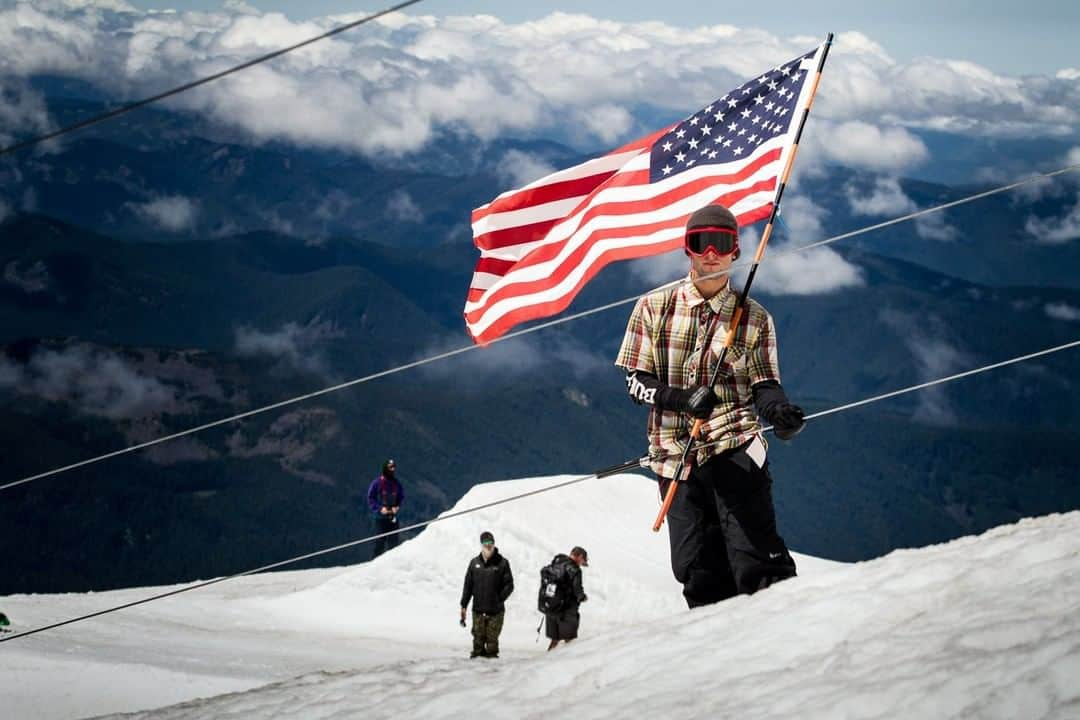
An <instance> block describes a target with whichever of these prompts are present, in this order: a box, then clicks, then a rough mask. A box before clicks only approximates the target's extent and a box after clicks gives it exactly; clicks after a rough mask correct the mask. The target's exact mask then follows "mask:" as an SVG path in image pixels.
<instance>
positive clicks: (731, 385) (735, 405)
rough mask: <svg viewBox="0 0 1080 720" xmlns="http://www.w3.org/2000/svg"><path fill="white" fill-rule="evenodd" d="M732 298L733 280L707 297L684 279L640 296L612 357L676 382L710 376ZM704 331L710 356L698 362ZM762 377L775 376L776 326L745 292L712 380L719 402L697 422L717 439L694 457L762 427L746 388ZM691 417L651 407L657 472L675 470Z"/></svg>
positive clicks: (685, 384) (705, 436)
mask: <svg viewBox="0 0 1080 720" xmlns="http://www.w3.org/2000/svg"><path fill="white" fill-rule="evenodd" d="M735 301H736V295H735V292H734V291H732V290H731V286H730V283H729V284H728V286H726V287H725V288H724V289H723V290H721V291H720V292H719V293H717V294H716V295H714V296H713V297H712V298H710V299H708V300H706V299H705V298H703V297H702V296H701V293H699V292H698V290H697V288H696V287H694V284H693V282H690V281H689V280H687V282H684V283H682V284H681V285H679V286H678V287H676V288H674V289H672V290H662V291H659V292H655V293H653V294H651V295H648V296H646V297H644V298H642V299H641V300H639V301H638V303H637V305H636V306H635V307H634V311H633V313H631V315H630V320H629V322H627V325H626V335H625V336H624V337H623V343H622V347H621V348H620V349H619V355H618V357H617V358H616V360H615V364H616V365H617V366H619V367H621V368H624V369H625V370H626V371H627V372H630V371H634V370H641V371H644V372H649V373H652V374H654V375H656V377H658V378H659V379H660V382H663V383H666V384H667V385H669V386H670V387H674V388H690V387H696V386H698V385H705V384H707V383H708V382H709V375H710V373H711V372H712V369H713V368H714V367H715V366H716V362H717V360H719V357H720V351H721V350H722V348H723V346H724V339H725V337H726V336H727V330H728V325H729V323H730V322H731V316H732V313H734V311H735ZM706 336H708V337H709V348H708V350H709V352H708V358H707V361H706V362H701V357H702V348H703V346H704V344H705V342H706ZM764 380H775V381H777V382H779V381H780V365H779V361H778V359H777V350H776V329H775V327H774V326H773V320H772V316H770V315H769V313H768V311H766V310H765V308H763V307H762V306H761V305H760V304H758V303H757V302H755V301H754V300H753V299H750V300H749V302H747V304H746V307H745V308H743V314H742V318H741V320H740V322H739V329H738V331H737V332H736V334H735V339H734V342H733V343H732V346H731V347H730V348H729V349H728V353H727V356H726V357H725V358H724V364H723V367H722V368H721V370H720V373H719V375H718V376H717V380H716V384H715V385H714V386H713V391H714V392H715V393H716V395H717V397H718V398H719V400H720V402H719V403H718V404H717V406H716V409H715V410H713V413H712V415H711V416H710V417H709V418H708V420H707V421H706V422H705V424H704V426H703V427H702V433H701V442H702V443H703V444H704V443H709V442H714V441H718V444H716V445H713V446H711V447H705V448H702V449H700V450H698V451H697V452H696V456H697V457H696V461H697V463H698V464H699V465H700V464H702V463H704V462H705V461H706V460H708V459H709V458H711V457H713V456H714V455H718V454H719V453H722V452H724V451H725V450H730V449H732V448H735V447H738V446H739V445H742V444H743V443H744V442H746V441H748V440H750V439H752V438H753V436H754V434H755V433H757V432H759V431H760V430H761V425H760V423H759V422H758V417H757V411H756V410H755V409H754V405H753V396H752V393H751V389H750V388H751V387H752V386H753V385H754V384H756V383H759V382H762V381H764ZM692 424H693V418H691V417H690V416H688V415H684V414H683V413H679V412H672V411H667V410H661V409H659V408H657V407H653V408H652V409H651V411H650V412H649V424H648V435H649V455H650V457H652V458H653V460H652V462H651V463H650V465H651V467H652V470H653V472H655V473H656V474H657V475H659V476H660V477H663V478H673V477H674V476H675V469H676V467H677V466H678V464H679V457H681V455H682V452H683V449H684V447H685V444H686V441H687V440H688V439H689V437H690V428H691V426H692ZM665 456H666V457H665Z"/></svg>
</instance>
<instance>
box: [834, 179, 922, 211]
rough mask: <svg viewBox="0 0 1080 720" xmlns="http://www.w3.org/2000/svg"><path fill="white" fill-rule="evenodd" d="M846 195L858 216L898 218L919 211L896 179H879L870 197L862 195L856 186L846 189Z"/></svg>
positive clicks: (849, 186)
mask: <svg viewBox="0 0 1080 720" xmlns="http://www.w3.org/2000/svg"><path fill="white" fill-rule="evenodd" d="M844 195H845V196H846V197H847V201H848V205H850V206H851V211H852V212H853V213H855V214H856V215H872V216H884V217H898V216H900V215H905V214H907V213H910V212H914V211H915V210H917V209H918V208H917V206H916V205H915V201H914V200H912V199H911V198H909V197H908V196H907V194H906V193H904V190H903V188H901V187H900V181H899V180H897V179H896V178H894V177H886V178H877V179H876V180H875V181H874V186H873V188H871V190H870V193H869V194H868V195H862V194H861V193H860V192H859V189H858V188H856V187H855V186H854V185H848V186H847V187H845V188H844Z"/></svg>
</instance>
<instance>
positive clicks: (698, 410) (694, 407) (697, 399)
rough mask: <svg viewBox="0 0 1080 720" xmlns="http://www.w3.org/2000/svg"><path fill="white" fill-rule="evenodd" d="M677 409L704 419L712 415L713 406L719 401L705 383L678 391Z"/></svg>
mask: <svg viewBox="0 0 1080 720" xmlns="http://www.w3.org/2000/svg"><path fill="white" fill-rule="evenodd" d="M678 402H679V409H680V410H682V411H683V412H684V413H687V414H688V415H690V416H691V417H695V418H697V419H698V420H704V419H706V418H708V417H709V416H710V415H712V411H713V408H714V407H716V404H717V403H718V402H720V398H718V397H716V393H714V392H713V389H712V388H711V387H709V386H707V385H698V386H697V387H696V388H690V389H688V390H680V391H679V398H678Z"/></svg>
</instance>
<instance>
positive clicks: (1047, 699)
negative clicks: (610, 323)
mask: <svg viewBox="0 0 1080 720" xmlns="http://www.w3.org/2000/svg"><path fill="white" fill-rule="evenodd" d="M560 479H561V478H537V479H533V480H520V481H511V482H505V483H494V484H491V485H485V486H478V487H476V488H474V489H473V490H472V491H471V492H470V493H469V494H468V495H466V497H465V498H463V499H462V501H461V502H460V503H459V504H458V507H459V508H461V507H469V506H474V505H477V504H480V503H483V502H488V501H490V500H493V499H496V498H499V497H505V496H507V495H511V494H516V493H518V492H522V491H526V490H529V489H532V488H536V487H541V486H544V485H549V484H553V483H555V482H557V481H559V480H560ZM656 504H657V503H656V497H655V485H654V484H653V483H651V482H650V481H648V480H644V479H642V478H639V477H636V476H631V475H626V476H619V477H615V478H608V479H605V480H591V481H588V482H585V483H582V484H580V485H577V486H574V487H572V488H566V489H562V490H558V491H555V492H552V493H547V494H543V495H539V496H534V497H532V498H529V499H527V500H523V501H521V502H518V503H514V504H510V505H506V506H502V507H499V508H493V509H489V510H485V511H481V512H479V513H477V514H476V515H470V516H466V517H463V518H457V519H451V520H448V521H446V522H440V523H437V524H435V525H434V526H432V527H431V528H430V529H429V530H428V531H427V532H425V533H423V534H422V535H420V536H419V537H418V538H416V539H413V540H410V541H409V542H407V543H405V544H404V545H402V546H401V547H400V548H398V549H397V550H395V551H393V552H391V553H388V554H387V555H384V556H383V557H382V558H379V560H377V561H375V562H373V563H368V564H365V565H360V566H355V567H351V568H338V569H333V570H319V571H304V572H296V573H277V574H271V575H266V576H260V577H253V578H244V579H241V580H237V581H233V582H230V583H226V584H223V585H221V586H215V587H213V588H208V589H206V590H201V591H196V592H193V593H191V594H189V595H185V596H181V597H179V598H174V599H170V600H166V601H163V602H159V603H154V604H151V605H149V606H145V607H143V608H138V609H135V610H131V611H126V612H124V613H119V614H116V615H113V616H108V617H105V618H100V619H96V620H92V621H89V622H87V623H84V624H81V625H76V626H73V627H70V628H64V629H60V630H57V631H55V632H52V633H43V634H42V635H39V636H35V637H33V638H27V639H24V640H19V641H16V642H12V643H5V644H2V645H0V673H2V676H3V677H4V678H5V682H4V685H5V687H6V688H13V692H11V694H9V692H5V694H4V697H3V701H4V710H5V712H3V713H0V714H2V715H3V716H4V717H5V718H7V717H13V718H24V717H26V718H37V717H80V716H85V715H93V714H97V713H102V712H115V711H124V710H132V709H137V708H151V707H159V706H162V705H167V704H169V703H173V702H176V701H178V700H181V699H189V702H187V703H184V704H181V705H174V706H172V707H167V708H162V709H159V710H152V711H148V712H143V713H138V714H136V715H135V717H139V718H154V719H155V720H159V719H169V720H173V719H176V718H206V717H237V718H240V717H243V718H256V719H258V718H269V717H274V718H339V717H342V718H343V717H365V718H381V717H401V716H403V715H404V716H412V717H424V718H428V717H432V718H439V717H447V718H451V717H452V718H455V719H457V718H462V717H499V718H517V717H522V718H542V717H550V716H552V715H553V714H555V713H559V714H565V713H567V712H572V715H573V716H574V717H581V718H608V717H641V716H645V715H649V716H654V717H673V716H677V717H679V718H694V717H702V718H706V717H709V718H714V717H728V716H738V717H741V718H774V717H776V718H779V717H784V718H790V717H799V718H863V717H865V718H876V717H919V718H935V717H1001V718H1044V717H1045V718H1077V717H1080V513H1070V514H1068V515H1054V516H1048V517H1045V518H1038V519H1034V520H1025V521H1023V522H1021V523H1019V524H1016V525H1011V526H1005V527H1001V528H997V529H995V530H993V531H991V532H989V533H986V534H984V535H982V536H980V537H972V538H964V539H961V540H957V541H955V542H952V543H949V544H946V545H940V546H934V547H928V548H922V549H919V550H906V551H899V552H895V553H892V554H890V555H889V556H887V557H884V558H880V559H878V560H874V561H871V562H867V563H858V564H853V565H841V564H836V563H828V562H824V561H819V560H814V559H812V558H804V557H800V558H798V560H799V562H800V572H801V575H800V577H799V578H796V579H794V580H791V581H789V582H786V583H782V584H780V585H778V586H776V587H773V588H770V589H769V590H768V591H766V592H763V593H760V594H758V595H755V596H753V597H745V598H736V599H734V600H730V601H727V602H725V603H721V604H719V605H717V606H713V607H710V608H702V609H698V610H695V611H687V610H685V608H684V606H683V605H682V604H681V602H680V597H679V593H678V587H677V586H676V585H675V583H674V581H673V580H672V579H671V578H670V573H669V570H668V569H667V562H666V544H667V543H666V539H665V538H664V537H662V536H656V535H654V534H653V533H651V532H650V531H649V524H650V523H651V520H652V516H653V514H654V511H655V509H656ZM484 529H490V530H491V531H492V532H494V534H495V537H496V540H497V544H498V545H499V546H500V548H501V549H502V551H503V552H504V553H505V554H506V556H507V557H509V558H510V560H511V562H512V564H513V567H514V569H515V577H516V578H517V580H518V583H519V589H518V592H517V593H516V594H515V595H514V597H513V598H512V600H511V603H510V605H509V609H508V614H507V626H506V630H505V631H504V636H503V638H504V639H503V645H504V650H503V657H502V658H500V659H499V660H497V661H487V660H472V661H470V660H467V659H466V658H465V656H466V654H467V652H468V649H469V637H468V633H467V632H466V631H465V630H462V629H461V628H460V627H458V626H457V624H456V614H457V611H456V608H457V596H458V593H459V592H460V582H461V576H462V574H463V573H464V570H465V565H466V562H467V561H468V559H469V557H470V556H471V555H473V554H474V553H475V550H476V540H477V536H478V535H479V533H480V531H481V530H484ZM573 544H580V545H583V546H585V547H586V548H587V549H588V550H589V556H590V557H589V559H590V567H589V568H588V569H586V571H585V573H586V574H585V584H586V590H587V591H588V593H589V597H590V601H589V602H588V603H587V604H586V605H585V606H583V611H582V616H583V621H582V638H581V639H580V640H579V641H578V642H577V643H575V644H573V645H570V646H567V647H561V648H559V649H558V650H557V651H556V652H553V653H550V654H548V653H544V652H543V645H542V644H540V645H538V644H535V643H534V639H535V637H536V635H535V630H536V620H537V619H538V616H537V615H536V613H535V612H534V610H533V604H534V602H535V597H534V595H535V592H536V584H537V577H536V576H537V570H538V569H539V567H540V566H541V565H543V564H544V563H545V562H546V561H547V560H549V559H550V556H551V555H552V554H553V553H555V552H557V551H565V550H566V549H568V548H569V546H571V545H573ZM144 594H149V591H148V590H145V589H144V590H141V591H123V592H117V593H103V594H99V595H69V596H18V597H10V598H4V599H2V601H0V607H3V608H4V611H5V612H7V613H8V615H9V616H12V618H13V619H14V620H16V622H18V623H19V624H20V625H21V626H33V625H37V624H40V623H44V622H47V621H49V620H53V619H57V618H62V617H67V616H69V615H71V614H75V613H78V612H84V611H86V610H89V609H96V608H99V607H102V606H106V605H110V604H113V603H115V602H118V601H123V600H125V599H130V598H133V597H139V596H142V595H144ZM9 680H10V682H9ZM267 683H270V684H267ZM230 691H232V692H230ZM221 693H228V694H224V695H222V694H221ZM214 695H216V697H209V698H208V699H201V700H190V698H196V697H199V696H203V697H206V696H214ZM9 709H10V710H11V712H12V714H10V715H9V714H8V712H7V710H9Z"/></svg>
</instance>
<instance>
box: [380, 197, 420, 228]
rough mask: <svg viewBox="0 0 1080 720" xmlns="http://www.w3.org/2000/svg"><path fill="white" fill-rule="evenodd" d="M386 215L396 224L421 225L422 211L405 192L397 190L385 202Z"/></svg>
mask: <svg viewBox="0 0 1080 720" xmlns="http://www.w3.org/2000/svg"><path fill="white" fill-rule="evenodd" d="M386 214H387V216H388V217H389V218H390V219H391V220H396V221H398V222H410V223H422V222H423V221H424V211H423V210H421V209H420V206H419V205H417V204H416V201H415V200H413V198H412V195H410V194H409V193H408V192H407V191H405V190H398V191H396V192H395V193H394V194H392V195H391V196H390V199H389V200H387V202H386Z"/></svg>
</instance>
